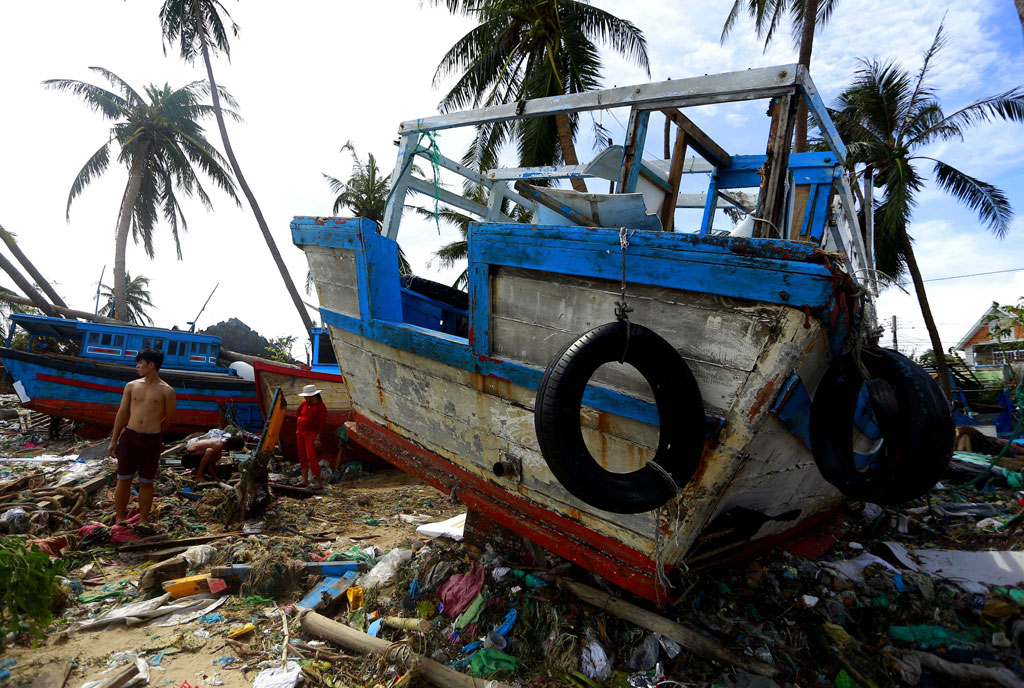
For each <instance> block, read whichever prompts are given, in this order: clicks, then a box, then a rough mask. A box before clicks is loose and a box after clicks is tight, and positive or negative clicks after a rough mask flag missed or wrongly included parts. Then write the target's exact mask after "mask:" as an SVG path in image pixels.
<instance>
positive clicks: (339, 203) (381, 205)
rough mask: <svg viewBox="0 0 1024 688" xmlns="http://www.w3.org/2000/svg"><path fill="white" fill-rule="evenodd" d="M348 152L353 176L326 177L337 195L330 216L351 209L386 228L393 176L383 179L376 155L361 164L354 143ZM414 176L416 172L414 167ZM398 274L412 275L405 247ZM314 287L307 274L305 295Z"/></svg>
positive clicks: (343, 148) (325, 175) (344, 149)
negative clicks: (341, 178) (343, 177)
mask: <svg viewBox="0 0 1024 688" xmlns="http://www.w3.org/2000/svg"><path fill="white" fill-rule="evenodd" d="M345 151H348V152H349V153H350V154H351V155H352V174H350V175H349V177H348V179H347V180H345V181H341V180H340V179H338V178H337V177H332V176H331V175H329V174H324V179H326V180H327V184H328V185H329V186H330V187H331V191H332V192H334V193H335V194H337V197H336V198H335V199H334V206H333V207H332V209H331V212H332V213H334V214H335V215H337V214H338V213H339V212H340V211H341V210H342V209H343V208H348V209H349V210H351V211H352V213H353V214H354V215H355V216H356V217H365V218H366V219H367V220H373V221H374V222H376V223H377V231H378V232H379V231H380V228H381V227H382V226H383V224H384V211H385V209H386V208H387V204H388V196H389V195H390V193H391V175H387V176H385V175H382V174H381V173H380V168H379V167H377V158H375V157H374V155H373V153H367V158H366V162H365V163H364V162H362V161H360V160H359V155H358V154H357V153H356V149H355V146H353V145H352V142H351V141H348V142H346V143H345V145H344V146H342V147H341V152H342V153H344V152H345ZM412 171H413V172H417V171H418V170H417V169H416V167H413V169H412ZM398 272H399V274H401V275H411V274H412V267H411V266H410V265H409V261H408V259H407V258H406V257H405V252H404V251H402V247H401V246H399V247H398ZM312 284H313V278H312V275H311V274H310V273H307V274H306V293H307V294H308V293H309V289H310V287H311V286H312Z"/></svg>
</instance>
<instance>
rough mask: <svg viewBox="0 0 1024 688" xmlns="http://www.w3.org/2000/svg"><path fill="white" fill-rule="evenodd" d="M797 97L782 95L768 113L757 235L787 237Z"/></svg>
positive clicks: (755, 232) (756, 225)
mask: <svg viewBox="0 0 1024 688" xmlns="http://www.w3.org/2000/svg"><path fill="white" fill-rule="evenodd" d="M796 106H797V98H795V97H794V96H793V95H784V96H779V97H778V98H775V99H774V100H772V103H771V106H770V107H769V110H768V112H769V113H770V114H771V117H772V126H771V130H770V131H769V133H768V147H767V149H766V151H765V153H766V155H767V156H768V157H767V160H765V163H764V167H762V168H761V209H760V213H759V214H758V218H759V219H760V220H761V221H760V222H755V223H754V237H760V238H765V237H771V236H776V235H777V236H778V237H779V238H780V239H784V238H786V233H785V232H784V231H783V228H782V213H783V210H784V209H785V207H786V179H787V177H788V176H789V150H790V145H791V143H792V141H793V128H794V126H795V125H796Z"/></svg>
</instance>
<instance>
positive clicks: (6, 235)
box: [0, 225, 68, 308]
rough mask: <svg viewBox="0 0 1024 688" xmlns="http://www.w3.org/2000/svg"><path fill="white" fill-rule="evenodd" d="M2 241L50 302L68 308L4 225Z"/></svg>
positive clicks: (0, 235)
mask: <svg viewBox="0 0 1024 688" xmlns="http://www.w3.org/2000/svg"><path fill="white" fill-rule="evenodd" d="M0 240H3V242H4V243H5V244H7V248H8V250H10V252H11V253H12V254H13V255H14V257H15V258H17V259H18V262H19V263H21V265H22V266H23V267H24V268H25V271H26V272H27V273H28V274H29V275H31V276H32V279H33V280H35V283H36V284H37V285H39V288H40V289H42V290H43V292H45V293H46V295H47V296H48V297H50V301H51V302H52V303H53V304H54V305H55V306H61V307H62V308H67V307H68V305H67V304H66V303H64V299H62V298H61V297H60V295H59V294H58V293H57V292H56V290H55V289H54V288H53V287H52V286H51V285H50V283H49V282H47V281H46V278H44V277H43V274H42V273H41V272H39V270H38V269H37V268H36V266H35V265H34V264H33V263H32V261H30V260H29V259H28V256H26V255H25V252H24V251H22V250H21V247H20V246H18V241H17V239H15V235H14V233H13V232H8V231H7V230H6V229H4V228H3V226H2V225H0Z"/></svg>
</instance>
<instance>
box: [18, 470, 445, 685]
mask: <svg viewBox="0 0 1024 688" xmlns="http://www.w3.org/2000/svg"><path fill="white" fill-rule="evenodd" d="M111 496H112V495H111V494H110V490H109V488H108V489H107V491H106V493H104V494H102V495H100V499H98V500H97V503H98V505H99V507H100V509H103V507H105V506H107V505H108V503H109V501H110V497H111ZM462 509H463V508H462V507H460V506H459V505H457V504H453V503H451V502H449V501H448V499H447V497H445V496H444V495H442V494H441V493H440V492H438V491H436V490H434V489H433V488H431V487H430V486H428V485H426V484H424V483H422V482H421V481H419V480H418V479H417V478H415V477H413V476H411V475H408V474H406V473H403V472H401V471H397V470H388V471H383V472H379V473H374V474H372V475H371V476H369V477H366V478H363V479H360V480H356V481H353V482H343V483H338V484H336V485H331V486H329V487H328V489H327V491H326V492H325V493H324V494H323V495H320V496H316V497H313V498H311V499H305V500H297V499H291V498H288V497H282V498H279V500H278V502H277V505H276V511H277V513H276V515H274V516H272V517H271V518H269V519H268V522H275V521H276V522H281V523H294V524H295V525H297V527H298V528H300V529H301V530H302V531H303V532H305V533H307V534H309V535H312V536H315V537H319V538H330V540H331V546H330V549H336V550H344V549H348V548H350V547H352V546H353V545H358V546H359V547H361V548H363V547H367V546H369V545H376V546H378V547H380V548H381V549H382V550H383V551H385V552H386V551H388V550H390V549H391V548H393V547H396V546H408V545H409V544H410V543H412V542H414V541H416V540H419V539H421V538H420V536H418V535H417V534H416V532H415V528H416V526H415V525H413V524H407V523H404V522H402V521H401V520H400V519H398V518H397V515H398V514H399V513H407V514H408V513H419V514H428V515H430V516H431V520H435V521H439V520H444V519H446V518H449V517H451V516H453V515H455V514H457V513H460V512H461V511H462ZM373 519H380V520H381V522H380V523H379V524H377V525H369V524H367V523H366V521H367V520H370V521H371V523H372V520H373ZM209 530H210V531H211V532H216V531H218V530H220V525H219V524H210V526H209ZM133 567H134V568H133ZM137 567H138V563H135V564H132V563H131V562H117V563H114V564H111V565H108V564H107V563H106V562H105V563H104V571H105V573H106V574H107V578H108V579H109V580H112V581H116V580H120V579H122V578H126V577H127V578H129V579H131V580H137V578H138V573H137V570H138V569H137ZM92 591H95V589H94V590H92ZM298 599H299V597H298V596H296V598H295V599H294V600H280V602H281V605H282V606H284V607H285V608H286V609H288V607H287V605H288V603H289V602H295V601H298ZM109 608H112V607H101V611H106V609H109ZM217 611H218V612H220V613H222V614H223V616H224V617H225V620H224V621H222V622H218V623H214V624H205V623H203V622H200V621H198V620H196V621H192V622H190V623H187V624H182V625H180V626H175V627H171V628H157V627H155V626H154V627H137V628H131V629H127V628H124V627H118V628H113V629H111V630H104V631H95V630H90V631H86V632H82V633H76V634H72V635H71V636H70V638H67V639H65V638H62V637H59V635H60V634H54V633H51V634H50V635H48V637H47V638H45V639H44V640H43V641H42V643H41V645H40V646H38V647H35V648H27V647H15V648H12V649H10V650H8V651H7V652H6V653H5V654H4V657H5V658H11V659H15V660H17V664H16V665H15V666H13V667H11V669H12V683H13V684H15V685H29V684H30V683H31V682H32V680H33V679H34V678H35V676H36V675H38V674H39V673H40V672H41V671H42V670H43V668H44V667H47V666H49V665H51V664H53V663H55V662H61V661H64V662H72V663H73V669H72V672H71V674H70V676H69V679H68V683H67V685H68V686H71V687H77V686H81V685H82V684H83V683H85V682H86V681H92V680H97V679H98V678H99V679H101V678H104V677H105V676H106V675H104V674H103V673H102V672H103V671H104V670H105V669H106V668H107V660H108V659H109V658H110V657H111V655H113V654H115V653H117V652H121V651H124V650H135V651H139V650H142V649H144V648H145V649H147V650H148V652H147V653H146V657H153V656H154V655H155V654H156V653H157V652H160V651H163V652H164V657H163V658H162V660H161V661H160V663H159V665H158V666H156V667H151V669H150V681H149V685H150V686H181V685H182V684H183V683H184V682H188V684H189V685H190V686H194V687H199V688H206V687H207V686H219V685H223V686H227V687H229V688H233V687H236V686H237V687H242V686H251V685H252V681H253V679H254V678H255V676H256V674H257V673H258V671H259V670H260V669H259V668H258V667H256V665H257V664H258V663H259V662H260V661H262V660H265V659H268V658H269V657H270V655H264V656H261V657H256V658H254V659H250V660H249V664H248V665H247V664H246V661H245V660H244V659H242V658H240V657H239V655H238V653H237V652H236V651H235V649H234V648H232V647H231V646H230V645H228V644H227V642H226V638H225V636H226V634H227V632H228V629H230V628H232V627H234V626H238V625H242V624H245V623H247V622H250V621H253V620H255V622H256V625H257V630H256V631H255V632H254V633H252V634H250V635H249V636H248V637H247V638H242V640H243V641H248V642H253V643H254V645H255V646H258V647H266V646H268V645H270V644H271V643H272V642H279V641H280V640H279V637H280V631H281V621H280V616H279V615H278V613H277V612H276V610H274V608H273V607H272V606H271V607H267V606H257V607H255V608H252V607H243V606H242V605H241V603H240V601H239V599H238V598H237V597H232V598H229V600H228V602H226V603H225V604H224V605H223V606H222V607H220V608H219V609H218V610H217ZM80 613H81V608H79V610H78V611H77V612H76V611H75V610H74V608H72V609H71V610H68V611H65V612H64V614H67V615H69V617H72V616H75V615H76V614H80ZM53 628H54V627H51V630H53ZM197 631H198V632H199V634H198V635H197ZM259 634H262V637H258V636H259ZM204 636H208V637H204ZM271 638H273V639H274V640H271ZM222 656H230V657H235V658H237V659H238V661H236V662H234V663H232V664H230V665H228V666H227V667H222V666H218V665H216V664H214V660H217V659H218V658H220V657H222ZM243 669H248V670H243ZM48 688H54V687H52V686H50V687H48Z"/></svg>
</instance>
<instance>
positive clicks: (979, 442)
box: [956, 425, 1024, 471]
mask: <svg viewBox="0 0 1024 688" xmlns="http://www.w3.org/2000/svg"><path fill="white" fill-rule="evenodd" d="M1007 444H1010V443H1009V442H1008V441H1007V440H1004V439H1000V438H999V437H989V436H988V435H986V434H984V433H983V432H981V431H980V430H978V429H977V428H973V427H971V426H970V425H961V426H960V427H959V428H957V430H956V448H957V451H965V452H972V453H975V454H988V455H989V456H998V455H999V452H1001V451H1003V448H1004V447H1006V445H1007ZM996 465H997V466H1002V467H1003V468H1006V469H1008V470H1011V471H1019V470H1020V469H1021V468H1024V447H1020V446H1018V445H1015V444H1010V447H1009V448H1008V449H1006V453H1005V454H1004V455H1003V456H1002V458H1000V459H999V463H997V464H996Z"/></svg>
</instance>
